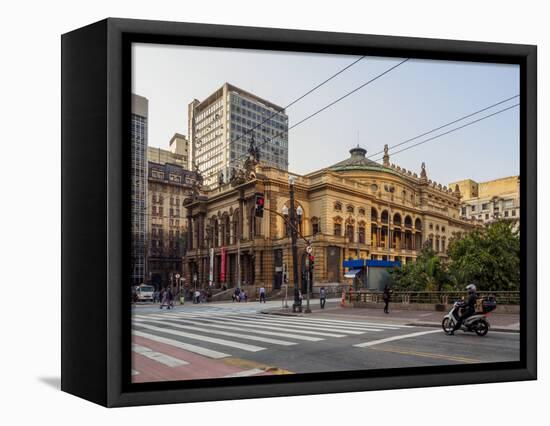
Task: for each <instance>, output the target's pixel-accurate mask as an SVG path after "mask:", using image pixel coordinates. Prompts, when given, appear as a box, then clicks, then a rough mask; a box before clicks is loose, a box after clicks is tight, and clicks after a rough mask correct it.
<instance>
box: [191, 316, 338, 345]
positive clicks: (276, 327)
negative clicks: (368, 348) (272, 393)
mask: <svg viewBox="0 0 550 426" xmlns="http://www.w3.org/2000/svg"><path fill="white" fill-rule="evenodd" d="M201 321H207V322H215V323H222V324H234V325H235V326H245V327H252V328H259V329H262V330H264V329H265V330H281V326H280V325H277V324H273V326H270V325H266V324H263V323H260V322H259V321H254V322H251V321H245V320H239V319H233V318H231V319H229V318H227V317H221V318H218V317H214V318H203V319H201ZM267 324H270V323H267ZM295 328H296V327H295ZM284 331H285V332H286V331H289V332H292V333H298V334H312V335H314V336H323V337H344V336H345V334H335V333H324V332H320V331H313V330H294V329H292V330H284ZM320 340H323V339H320Z"/></svg>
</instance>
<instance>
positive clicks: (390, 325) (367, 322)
mask: <svg viewBox="0 0 550 426" xmlns="http://www.w3.org/2000/svg"><path fill="white" fill-rule="evenodd" d="M309 319H310V320H311V319H312V318H309ZM316 321H320V322H331V323H332V322H334V323H345V324H352V325H353V324H363V325H366V326H371V325H372V326H375V327H398V328H414V326H412V325H405V324H383V323H379V322H371V321H345V320H337V319H328V318H316Z"/></svg>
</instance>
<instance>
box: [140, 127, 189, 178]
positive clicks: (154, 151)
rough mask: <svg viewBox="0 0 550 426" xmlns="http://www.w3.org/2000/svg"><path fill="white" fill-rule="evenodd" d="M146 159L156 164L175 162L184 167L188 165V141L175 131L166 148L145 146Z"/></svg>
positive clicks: (187, 167) (186, 167)
mask: <svg viewBox="0 0 550 426" xmlns="http://www.w3.org/2000/svg"><path fill="white" fill-rule="evenodd" d="M147 160H148V161H152V162H154V163H157V164H166V163H170V164H176V165H178V166H181V167H183V168H184V169H187V170H190V167H189V141H188V140H187V138H186V137H185V136H184V135H181V134H179V133H175V134H174V136H172V138H171V139H170V145H169V148H168V149H163V148H158V147H153V146H150V147H148V148H147Z"/></svg>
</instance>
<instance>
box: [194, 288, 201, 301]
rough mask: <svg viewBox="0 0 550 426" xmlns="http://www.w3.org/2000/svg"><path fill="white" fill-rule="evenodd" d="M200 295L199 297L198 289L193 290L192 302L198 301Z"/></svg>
mask: <svg viewBox="0 0 550 426" xmlns="http://www.w3.org/2000/svg"><path fill="white" fill-rule="evenodd" d="M200 297H201V292H200V291H198V290H195V293H193V303H195V304H197V303H200Z"/></svg>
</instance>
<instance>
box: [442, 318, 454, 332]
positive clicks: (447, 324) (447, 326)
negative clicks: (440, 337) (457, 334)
mask: <svg viewBox="0 0 550 426" xmlns="http://www.w3.org/2000/svg"><path fill="white" fill-rule="evenodd" d="M441 327H442V328H443V331H444V332H445V333H447V334H449V333H450V332H451V331H452V330H453V328H454V322H453V321H451V320H450V318H443V322H442V323H441Z"/></svg>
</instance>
